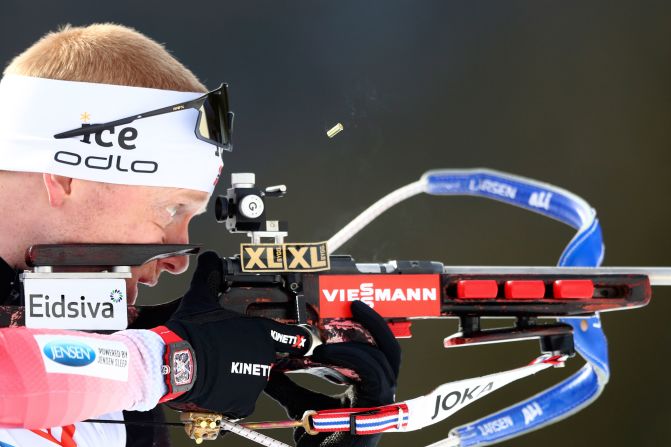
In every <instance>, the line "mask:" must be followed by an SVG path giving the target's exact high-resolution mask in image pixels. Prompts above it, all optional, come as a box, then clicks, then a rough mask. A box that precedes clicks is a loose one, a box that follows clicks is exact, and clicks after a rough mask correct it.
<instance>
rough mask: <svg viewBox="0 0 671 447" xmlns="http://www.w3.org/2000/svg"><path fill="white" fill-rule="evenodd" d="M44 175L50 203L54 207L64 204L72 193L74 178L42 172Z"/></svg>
mask: <svg viewBox="0 0 671 447" xmlns="http://www.w3.org/2000/svg"><path fill="white" fill-rule="evenodd" d="M42 177H43V178H44V186H45V187H46V188H47V195H48V196H49V205H50V206H52V207H54V208H56V207H59V206H62V205H63V202H65V199H66V197H67V196H69V195H70V191H71V189H70V187H71V186H72V178H70V177H63V176H62V175H56V174H42Z"/></svg>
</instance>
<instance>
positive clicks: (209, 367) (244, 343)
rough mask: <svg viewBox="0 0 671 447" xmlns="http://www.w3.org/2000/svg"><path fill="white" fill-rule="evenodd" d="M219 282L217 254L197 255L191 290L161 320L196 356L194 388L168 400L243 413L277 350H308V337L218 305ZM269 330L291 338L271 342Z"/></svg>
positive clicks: (251, 406)
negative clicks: (163, 319)
mask: <svg viewBox="0 0 671 447" xmlns="http://www.w3.org/2000/svg"><path fill="white" fill-rule="evenodd" d="M222 284H223V269H222V261H221V258H220V257H219V256H218V255H217V254H216V253H214V252H211V251H210V252H205V253H203V254H202V255H200V256H199V257H198V266H197V268H196V271H195V273H194V275H193V279H192V281H191V286H190V288H189V290H188V291H187V293H186V294H185V295H184V297H183V298H182V302H181V304H180V306H179V308H178V309H177V311H176V312H175V314H174V315H173V316H172V318H171V319H170V320H169V321H168V322H167V323H166V324H165V326H167V327H168V329H170V330H171V331H173V332H175V333H176V334H177V335H179V336H180V337H181V338H183V339H184V340H186V341H188V342H189V343H190V344H191V346H192V348H193V350H194V354H195V357H196V371H197V372H196V380H195V382H194V385H193V387H192V388H191V390H189V391H188V392H186V393H185V394H183V395H181V396H179V397H178V398H176V399H174V400H173V401H171V402H182V403H190V404H194V405H196V406H198V407H199V408H202V409H207V410H211V411H216V412H219V413H223V414H224V415H226V416H228V417H231V418H243V417H245V416H248V415H250V414H251V413H252V412H253V411H254V406H255V404H256V400H257V398H258V396H259V394H261V391H263V389H264V388H265V386H266V384H267V382H268V377H269V374H270V369H271V367H272V364H273V363H274V361H275V357H276V352H287V353H291V354H301V353H304V352H307V350H308V349H309V348H310V339H309V337H308V335H309V334H307V330H306V329H304V328H301V327H299V326H290V325H285V324H280V323H277V322H275V321H272V320H269V319H265V318H254V317H245V316H242V315H240V314H238V313H235V312H232V311H228V310H226V309H223V308H221V307H220V306H219V303H218V296H219V294H220V291H221V289H222ZM271 331H276V332H277V333H279V334H284V335H289V336H290V337H285V338H281V337H277V338H278V339H279V341H275V340H274V339H273V337H272V334H271ZM276 335H277V334H276ZM292 337H296V338H292ZM298 337H305V343H303V344H302V346H300V345H301V343H300V341H301V340H303V338H298ZM296 340H298V343H296ZM292 345H295V346H292Z"/></svg>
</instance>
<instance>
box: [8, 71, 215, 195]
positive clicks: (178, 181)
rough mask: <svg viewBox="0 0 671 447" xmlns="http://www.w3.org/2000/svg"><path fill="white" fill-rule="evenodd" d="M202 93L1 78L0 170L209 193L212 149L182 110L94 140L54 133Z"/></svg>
mask: <svg viewBox="0 0 671 447" xmlns="http://www.w3.org/2000/svg"><path fill="white" fill-rule="evenodd" d="M201 95H202V93H189V92H176V91H171V90H157V89H150V88H140V87H127V86H120V85H110V84H93V83H88V82H71V81H57V80H53V79H43V78H34V77H28V76H16V75H8V76H5V77H4V78H3V79H2V81H0V170H7V171H21V172H44V173H49V174H57V175H63V176H67V177H73V178H78V179H83V180H93V181H97V182H106V183H118V184H124V185H146V186H171V187H176V188H188V189H194V190H197V191H205V192H208V193H211V192H212V191H213V189H214V185H215V184H216V181H217V178H218V176H219V173H220V172H221V168H222V166H223V163H222V161H221V156H220V151H218V150H217V148H216V147H215V146H214V145H212V144H209V143H206V142H204V141H201V140H199V139H197V138H196V136H195V133H194V130H195V127H196V121H197V119H198V111H197V110H195V109H185V110H180V111H178V112H172V113H167V114H164V115H158V116H154V117H150V118H145V119H139V120H136V121H133V122H132V123H130V124H126V125H121V126H117V127H116V128H114V129H113V130H103V131H101V132H99V133H97V134H89V135H87V136H79V137H72V138H65V139H55V138H54V135H55V134H57V133H60V132H65V131H68V130H71V129H75V128H77V127H80V126H81V125H82V124H84V123H89V124H97V123H105V122H109V121H113V120H116V119H120V118H125V117H127V116H132V115H135V114H140V113H144V112H148V111H151V110H154V109H158V108H161V107H166V106H170V105H173V104H178V103H180V102H185V101H188V100H191V99H194V98H197V97H199V96H201Z"/></svg>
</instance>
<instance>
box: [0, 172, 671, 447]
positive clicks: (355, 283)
mask: <svg viewBox="0 0 671 447" xmlns="http://www.w3.org/2000/svg"><path fill="white" fill-rule="evenodd" d="M420 192H429V193H434V194H464V193H465V194H470V195H480V196H484V197H488V198H492V199H495V200H500V201H504V202H506V203H511V204H514V205H517V206H523V207H525V208H527V209H530V210H532V211H536V212H539V213H541V214H544V215H548V216H550V217H554V218H556V219H559V220H562V221H564V222H567V223H569V224H570V225H572V226H574V227H575V228H578V230H579V231H578V234H577V235H576V237H575V238H574V239H573V240H572V241H571V244H569V247H567V250H566V251H565V253H564V255H563V256H562V259H561V260H560V265H565V266H568V265H577V266H579V267H458V266H457V267H451V266H444V265H443V264H441V263H439V262H433V261H417V260H408V261H389V262H386V263H357V262H355V260H354V259H353V258H351V257H350V256H345V255H337V254H334V252H335V251H336V250H337V249H338V248H339V247H340V246H341V245H342V244H343V243H344V242H346V241H347V240H348V239H349V238H350V237H352V236H353V235H354V234H355V233H356V232H357V231H358V230H360V229H361V228H363V227H364V226H365V225H367V224H368V223H370V221H372V220H373V219H374V218H375V217H377V216H378V215H379V214H381V213H382V212H384V211H385V210H386V209H388V208H389V207H391V206H394V205H395V204H397V203H399V202H400V201H402V200H405V199H406V198H408V197H411V196H412V195H415V194H418V193H420ZM285 193H286V187H284V186H283V185H279V186H272V187H268V188H263V189H262V188H258V187H256V185H255V178H254V175H253V174H233V176H232V186H231V188H229V189H228V190H227V193H226V195H222V196H219V197H218V198H217V200H216V206H215V214H216V217H217V220H218V221H219V222H222V223H225V225H226V229H227V230H228V231H229V232H231V233H246V234H247V235H248V236H249V237H250V238H251V241H250V243H244V244H241V250H240V253H239V254H238V255H236V256H232V257H225V258H222V263H223V270H224V284H225V286H224V287H223V290H222V291H221V292H222V293H221V298H220V304H221V305H222V306H223V307H226V308H227V309H230V310H234V311H237V312H239V313H240V314H243V315H250V316H261V317H266V318H272V319H276V320H278V321H281V322H284V323H290V324H300V325H308V326H310V327H312V328H314V330H313V332H312V333H315V332H316V333H317V334H318V338H319V341H318V342H323V343H330V342H339V341H350V340H353V341H363V342H371V339H370V337H369V336H368V335H367V334H366V333H365V331H364V330H363V329H362V328H361V327H360V326H358V325H356V324H355V323H353V322H352V321H350V320H348V317H350V316H351V315H350V314H349V310H348V309H349V303H350V302H351V301H353V300H362V301H364V302H366V303H367V304H369V305H371V306H372V307H373V308H374V309H375V310H376V311H378V313H380V314H381V315H382V316H383V317H385V318H386V319H387V320H388V323H389V326H390V328H391V330H392V331H393V332H394V334H395V335H396V336H397V337H399V338H401V337H410V336H411V331H410V327H411V326H410V325H411V323H412V322H413V321H414V320H418V319H425V318H458V319H459V322H460V328H459V332H457V333H456V334H453V335H452V336H449V337H447V338H446V339H445V342H444V344H445V347H447V348H451V347H458V346H470V345H478V344H482V343H494V342H505V341H515V340H527V339H530V338H534V339H538V340H539V341H540V351H541V354H542V356H541V357H539V359H537V360H536V361H535V363H532V365H529V366H527V367H524V368H527V369H524V368H519V369H518V370H513V371H509V372H506V373H501V374H500V375H498V376H497V375H492V376H486V377H483V378H480V379H471V381H470V382H469V381H460V382H457V383H454V384H446V385H442V386H441V387H439V388H437V389H436V390H434V392H433V393H431V394H430V395H427V396H424V399H423V400H421V401H420V403H421V405H418V404H417V402H415V403H412V404H411V401H408V402H407V405H405V404H398V405H395V406H393V408H391V409H389V408H386V409H385V408H379V409H374V410H370V409H368V411H367V412H365V413H367V414H364V413H362V412H357V411H355V410H352V411H349V412H345V413H344V415H345V416H343V418H344V419H346V420H347V421H346V423H343V424H344V425H343V426H339V427H336V428H337V429H338V430H340V429H347V430H351V431H353V432H354V433H370V431H365V429H363V428H362V427H363V426H364V424H363V423H362V422H364V421H365V418H366V417H370V414H371V411H372V414H373V415H374V416H375V415H385V416H387V415H389V414H391V413H393V412H396V413H397V414H398V417H397V418H396V419H394V420H393V421H392V423H387V426H385V427H382V429H380V431H407V430H411V429H417V428H421V427H423V426H425V425H428V424H429V423H434V422H437V420H442V419H445V418H446V417H448V416H449V415H451V414H453V413H454V412H456V411H457V410H459V409H461V408H463V407H464V406H465V405H467V404H469V403H471V402H472V401H474V400H476V399H477V398H480V397H483V396H484V395H486V394H488V393H489V392H491V391H494V390H495V389H498V388H499V387H501V386H503V385H505V384H507V383H509V382H510V381H512V380H517V379H518V378H521V377H525V376H527V375H529V374H533V373H535V372H537V371H538V370H540V369H544V368H545V367H548V366H558V365H562V364H563V363H564V361H565V360H566V359H567V358H569V357H572V356H574V354H575V352H576V350H577V351H578V352H579V353H581V354H582V355H583V356H584V357H585V358H586V359H587V360H588V364H587V365H586V367H585V368H583V370H584V371H583V370H581V372H579V374H578V375H576V376H574V377H571V378H569V379H568V380H567V381H566V382H564V384H560V386H559V387H556V388H555V389H550V390H548V392H547V393H545V394H541V395H538V396H536V397H535V398H533V399H532V400H528V401H526V402H523V403H521V404H519V405H518V406H517V407H512V408H511V409H507V410H504V411H503V412H502V413H498V414H496V415H494V416H491V417H488V418H485V419H483V420H481V421H478V422H476V423H473V424H470V425H468V426H464V427H461V428H459V429H455V430H453V432H452V433H451V436H450V437H449V438H447V440H445V441H440V442H439V443H437V444H435V445H478V444H482V443H489V442H496V441H500V440H503V439H509V438H510V437H513V436H517V435H519V434H521V433H523V432H526V431H529V430H531V429H533V428H537V427H539V426H542V425H544V424H547V423H551V422H552V421H553V420H556V419H558V418H559V417H563V416H565V415H568V414H571V413H573V412H575V411H577V410H578V409H580V408H582V407H584V406H586V405H588V404H589V403H590V402H591V401H593V400H594V399H595V398H596V397H597V396H598V394H599V393H600V392H601V390H602V389H603V387H604V386H605V383H606V381H607V377H608V364H607V354H606V353H605V337H603V334H602V332H601V328H600V322H599V318H598V313H599V312H604V311H611V310H623V309H633V308H638V307H641V306H645V305H646V304H648V303H649V301H650V298H651V286H652V285H671V269H668V268H627V267H618V268H613V267H611V268H594V267H590V266H596V265H598V264H599V263H600V262H601V258H602V254H603V244H602V243H601V232H600V228H599V224H598V220H597V219H596V217H595V213H594V211H593V210H592V208H591V207H589V205H587V203H586V202H584V201H583V200H582V199H580V198H578V197H576V196H574V195H573V194H571V193H569V192H568V191H565V190H561V189H559V188H556V187H553V186H551V185H547V184H542V183H538V182H534V181H531V180H528V179H524V178H521V177H515V176H510V175H507V174H502V173H497V172H495V171H488V170H474V171H432V172H429V173H427V174H425V175H424V176H423V177H422V178H421V179H420V180H419V181H418V182H415V183H412V184H410V185H408V186H406V187H403V188H400V189H399V190H397V191H394V192H392V193H391V194H389V195H388V196H385V197H384V198H383V199H381V200H380V201H378V202H376V203H375V204H374V205H372V206H371V207H370V208H369V209H368V210H367V211H365V212H364V213H362V215H360V216H359V217H358V218H357V219H355V220H354V221H352V222H351V223H350V224H348V225H347V226H346V227H344V228H343V230H341V231H340V232H339V233H337V234H336V235H335V236H334V237H332V238H331V239H330V240H329V241H328V242H318V243H288V242H285V241H284V239H285V238H286V237H287V224H286V222H281V221H275V220H267V219H266V214H265V199H267V198H274V197H282V196H284V195H285ZM197 250H198V247H197V246H192V245H188V246H187V245H184V246H162V245H158V246H151V245H95V244H86V245H78V246H72V245H65V246H63V245H61V246H33V247H31V249H29V251H28V252H27V263H28V265H29V266H31V267H33V270H34V271H33V272H28V273H27V274H24V283H25V284H27V283H26V281H28V282H29V281H31V279H32V280H36V279H38V278H40V277H44V276H45V275H47V276H49V275H55V274H57V273H53V270H54V269H63V268H70V269H71V268H76V267H78V266H83V265H86V266H91V265H96V266H99V267H102V268H103V269H104V270H105V272H104V273H101V274H107V275H117V277H119V275H121V276H123V275H129V273H128V272H129V271H130V270H129V267H130V266H133V265H140V264H142V263H145V262H148V261H149V260H151V259H156V257H166V256H175V255H180V254H194V253H196V252H197ZM58 274H59V275H61V277H63V275H76V273H58ZM31 275H37V276H33V277H32V278H31ZM80 276H81V274H80ZM25 284H24V286H25ZM177 304H178V301H173V302H170V303H166V304H163V305H159V306H145V307H142V306H140V307H129V310H128V312H129V314H128V315H129V316H128V321H129V327H134V328H148V327H153V326H156V325H159V324H161V323H162V322H164V321H165V320H167V318H168V317H169V316H170V314H171V313H172V312H173V311H174V309H175V308H176V307H177ZM498 317H513V318H515V323H514V324H513V325H512V326H508V327H500V328H496V329H482V328H481V320H482V319H483V318H498ZM3 318H4V319H9V320H11V319H12V318H13V321H14V322H18V323H20V322H21V315H20V310H18V309H11V310H7V309H6V308H3V310H2V312H0V322H1V321H2V319H3ZM547 319H552V320H553V321H551V322H549V323H548V322H547V321H546V320H547ZM557 319H559V320H558V321H557ZM602 338H603V340H602ZM574 339H575V340H576V342H574ZM325 366H326V368H324V367H325ZM276 368H280V369H282V370H286V371H295V370H308V371H309V372H311V373H313V374H317V375H320V376H322V377H325V378H327V379H329V380H332V381H335V382H338V383H344V382H347V381H349V380H350V378H351V372H349V371H346V370H341V369H337V368H329V367H328V365H317V364H314V363H313V362H311V361H310V359H309V357H280V358H278V362H277V365H276ZM523 369H524V371H522V370H523ZM506 374H507V375H508V376H510V377H512V379H511V378H510V377H508V376H506V378H504V377H503V376H504V375H506ZM494 376H496V377H494ZM499 376H500V377H499ZM473 380H475V381H476V382H473V383H471V382H472V381H473ZM569 383H571V384H572V385H573V388H572V389H571V391H568V392H569V393H575V395H576V400H578V397H580V402H582V403H581V404H579V405H577V406H576V405H570V406H568V407H567V406H566V405H564V406H563V407H562V406H561V404H560V403H558V402H560V401H561V400H562V399H564V400H566V393H567V391H565V389H566V385H567V384H569ZM561 385H563V388H562V386H561ZM469 387H470V388H469ZM475 390H479V391H478V392H477V394H474V393H475ZM455 393H459V396H460V397H459V398H458V399H456V396H457V394H455ZM562 393H563V395H561V394H562ZM560 395H561V396H560ZM450 396H452V397H453V398H455V399H456V402H455V403H454V404H452V400H454V399H452V400H450V399H451V398H450ZM418 399H422V398H418ZM434 402H435V415H434V417H433V418H431V419H432V420H431V421H427V419H428V416H422V417H417V420H416V421H414V420H412V418H410V422H408V419H409V417H408V416H409V415H410V413H411V410H412V407H413V405H414V406H415V407H417V406H424V407H426V406H427V405H429V404H430V408H431V409H433V407H434ZM569 407H570V408H569ZM517 410H519V411H517ZM549 410H552V411H549ZM516 411H517V413H519V414H517V413H516ZM419 412H420V411H419V410H417V411H416V413H419ZM439 413H440V414H439ZM550 413H552V414H553V415H552V416H545V415H548V414H550ZM520 415H521V416H520ZM429 416H430V415H429ZM319 417H320V415H319V414H309V415H306V417H305V418H304V420H303V421H300V422H298V423H296V424H294V426H295V425H302V426H304V427H305V428H306V429H307V430H308V431H309V432H310V431H319V426H320V423H322V422H321V421H320V419H319ZM519 417H523V418H524V424H520V423H517V424H516V418H519ZM434 419H435V420H434ZM184 422H185V428H186V430H187V434H189V436H190V437H192V438H193V439H196V441H198V440H200V441H202V440H204V439H215V438H216V437H217V435H218V434H219V432H220V431H222V430H224V428H222V427H224V426H226V428H225V429H226V430H233V431H235V430H237V431H240V432H243V433H244V430H248V429H246V428H244V427H242V426H241V425H240V424H238V425H236V424H233V425H230V421H227V420H226V419H225V418H223V417H222V416H221V415H216V414H211V413H199V412H189V413H185V414H184ZM242 425H244V424H242ZM248 425H249V424H248ZM280 425H281V426H288V425H290V424H287V423H280ZM251 426H252V427H254V428H271V427H275V426H277V424H275V425H273V424H269V423H261V424H252V425H251ZM520 427H521V428H520ZM330 428H333V427H330ZM247 435H249V434H248V433H247ZM256 435H258V434H256ZM259 436H260V435H259ZM269 442H270V441H269ZM441 442H442V444H441ZM275 445H279V444H275Z"/></svg>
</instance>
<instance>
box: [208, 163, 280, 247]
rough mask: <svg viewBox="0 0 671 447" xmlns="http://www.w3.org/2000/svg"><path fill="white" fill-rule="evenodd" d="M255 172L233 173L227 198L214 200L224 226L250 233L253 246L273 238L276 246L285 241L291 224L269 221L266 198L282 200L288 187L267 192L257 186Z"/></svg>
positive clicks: (278, 187) (217, 214)
mask: <svg viewBox="0 0 671 447" xmlns="http://www.w3.org/2000/svg"><path fill="white" fill-rule="evenodd" d="M255 177H256V176H255V175H254V174H253V173H234V174H231V187H230V188H229V189H228V190H227V191H226V195H220V196H218V197H217V199H216V201H215V209H214V212H215V217H216V218H217V222H219V223H222V222H223V223H225V224H226V229H227V230H228V231H229V232H230V233H247V235H248V236H249V237H250V238H251V240H252V243H253V244H259V243H261V242H262V240H263V239H273V240H274V241H275V243H276V244H281V243H283V242H284V238H285V237H286V236H287V234H288V233H287V229H288V225H287V223H286V222H285V221H279V220H266V206H265V202H264V199H265V198H266V197H283V196H284V195H285V194H286V192H287V187H286V186H285V185H276V186H268V187H267V188H265V189H262V188H259V187H257V186H256V185H255V183H256V178H255Z"/></svg>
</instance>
